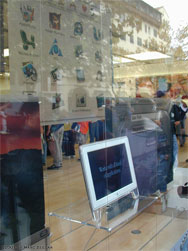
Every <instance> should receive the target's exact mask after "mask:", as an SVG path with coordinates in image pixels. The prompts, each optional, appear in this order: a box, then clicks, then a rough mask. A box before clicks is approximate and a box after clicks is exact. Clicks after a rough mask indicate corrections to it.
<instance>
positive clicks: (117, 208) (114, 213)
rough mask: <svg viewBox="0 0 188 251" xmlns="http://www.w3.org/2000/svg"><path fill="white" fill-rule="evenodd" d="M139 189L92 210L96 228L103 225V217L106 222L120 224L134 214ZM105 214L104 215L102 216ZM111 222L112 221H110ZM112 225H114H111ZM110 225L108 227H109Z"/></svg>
mask: <svg viewBox="0 0 188 251" xmlns="http://www.w3.org/2000/svg"><path fill="white" fill-rule="evenodd" d="M138 202H139V191H138V188H136V189H134V190H133V191H131V192H130V194H128V195H126V196H124V197H121V198H120V199H119V200H117V201H115V202H112V203H110V204H108V205H107V206H105V207H103V208H99V209H97V210H94V211H93V212H92V217H93V221H94V222H95V224H96V227H97V228H100V227H101V225H103V222H102V221H104V218H105V221H106V223H107V224H109V226H110V225H114V224H117V225H120V224H122V223H123V222H125V221H127V220H129V219H130V218H131V216H133V215H135V214H136V213H137V210H138ZM104 215H105V217H104ZM112 222H113V223H112ZM113 227H114V226H113ZM110 228H111V227H109V229H110Z"/></svg>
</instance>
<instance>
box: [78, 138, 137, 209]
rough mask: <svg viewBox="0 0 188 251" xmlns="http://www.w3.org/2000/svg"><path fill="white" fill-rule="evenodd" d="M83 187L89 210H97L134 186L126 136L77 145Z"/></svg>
mask: <svg viewBox="0 0 188 251" xmlns="http://www.w3.org/2000/svg"><path fill="white" fill-rule="evenodd" d="M80 156H81V163H82V169H83V174H84V178H85V183H86V188H87V192H88V197H89V201H90V205H91V209H92V210H97V209H99V208H102V207H104V206H106V205H109V204H110V203H111V202H113V201H115V200H118V199H119V198H121V197H123V196H125V195H127V194H129V193H131V191H133V190H134V189H136V188H137V182H136V178H135V172H134V167H133V162H132V156H131V151H130V147H129V141H128V138H127V137H120V138H115V139H110V140H104V141H99V142H96V143H92V144H87V145H82V146H80Z"/></svg>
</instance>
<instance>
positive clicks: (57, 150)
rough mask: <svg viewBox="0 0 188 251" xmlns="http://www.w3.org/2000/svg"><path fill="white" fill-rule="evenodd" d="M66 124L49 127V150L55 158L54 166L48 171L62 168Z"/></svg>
mask: <svg viewBox="0 0 188 251" xmlns="http://www.w3.org/2000/svg"><path fill="white" fill-rule="evenodd" d="M63 132H64V124H57V125H52V126H49V129H48V132H47V137H49V136H50V140H49V141H48V148H49V150H50V153H51V155H52V158H53V164H52V165H51V166H49V167H48V168H47V169H48V170H53V169H59V168H60V167H62V160H63V156H62V154H63V153H62V141H63Z"/></svg>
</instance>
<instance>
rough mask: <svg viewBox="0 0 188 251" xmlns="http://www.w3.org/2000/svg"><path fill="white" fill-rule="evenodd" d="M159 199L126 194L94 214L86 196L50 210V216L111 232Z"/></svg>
mask: <svg viewBox="0 0 188 251" xmlns="http://www.w3.org/2000/svg"><path fill="white" fill-rule="evenodd" d="M157 199H158V198H157V197H145V196H140V197H138V198H132V197H131V196H126V197H124V198H122V199H120V200H118V201H116V202H114V203H112V204H110V205H109V206H106V207H104V208H102V209H100V210H97V212H95V213H94V215H93V214H92V212H91V209H90V205H89V201H88V199H87V198H85V199H83V200H81V201H78V202H76V203H73V204H70V205H68V206H66V207H64V208H61V209H59V210H56V211H55V212H50V213H49V216H55V217H58V218H60V219H63V220H67V221H71V222H74V223H79V224H82V225H86V226H91V227H94V228H98V229H103V230H106V231H108V232H111V231H112V230H113V229H115V228H117V227H118V226H120V225H122V224H126V223H128V222H129V221H130V220H131V219H133V218H134V217H135V216H136V215H138V214H139V213H141V212H142V211H143V210H144V209H146V208H147V207H149V206H150V205H152V204H153V203H154V202H155V201H156V200H157Z"/></svg>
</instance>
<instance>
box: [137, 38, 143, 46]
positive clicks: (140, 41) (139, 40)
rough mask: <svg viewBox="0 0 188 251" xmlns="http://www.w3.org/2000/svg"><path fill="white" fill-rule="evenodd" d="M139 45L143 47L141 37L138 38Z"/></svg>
mask: <svg viewBox="0 0 188 251" xmlns="http://www.w3.org/2000/svg"><path fill="white" fill-rule="evenodd" d="M137 45H139V46H142V39H141V38H140V37H138V38H137Z"/></svg>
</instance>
